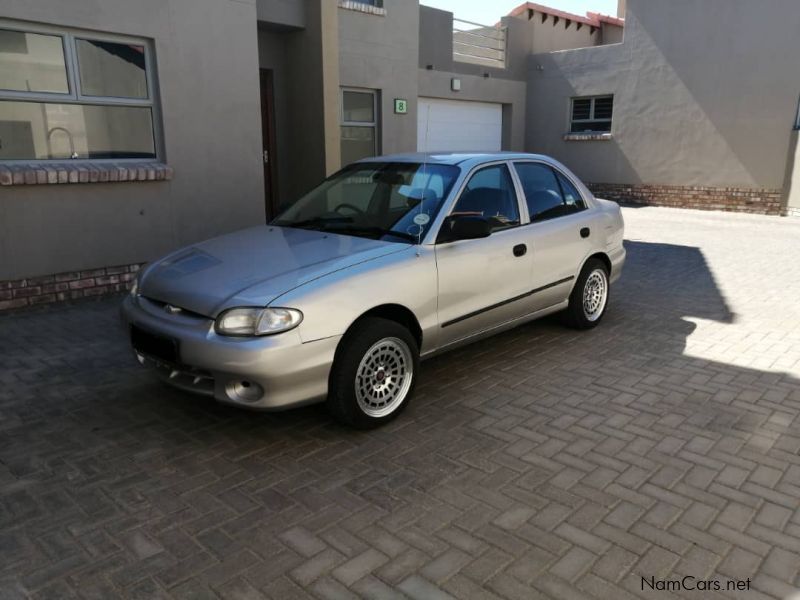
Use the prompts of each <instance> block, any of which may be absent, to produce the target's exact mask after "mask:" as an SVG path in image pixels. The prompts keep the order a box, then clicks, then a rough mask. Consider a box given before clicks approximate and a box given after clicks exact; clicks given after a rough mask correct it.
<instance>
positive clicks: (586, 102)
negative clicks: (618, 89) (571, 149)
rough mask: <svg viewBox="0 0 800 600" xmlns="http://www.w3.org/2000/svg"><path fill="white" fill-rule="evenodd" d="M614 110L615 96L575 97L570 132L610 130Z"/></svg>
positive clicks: (602, 131)
mask: <svg viewBox="0 0 800 600" xmlns="http://www.w3.org/2000/svg"><path fill="white" fill-rule="evenodd" d="M613 112H614V96H589V97H584V98H573V99H572V106H571V111H570V129H569V130H570V133H582V132H587V133H588V132H601V133H604V132H609V131H611V117H612V114H613Z"/></svg>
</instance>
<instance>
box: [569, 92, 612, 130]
mask: <svg viewBox="0 0 800 600" xmlns="http://www.w3.org/2000/svg"><path fill="white" fill-rule="evenodd" d="M605 98H611V117H610V118H608V119H597V118H595V116H594V112H595V101H596V100H599V99H605ZM576 100H590V104H589V118H588V119H575V118H573V116H574V114H575V101H576ZM598 122H601V123H608V130H607V131H606V130H604V129H591V130H589V129H587V130H584V131H572V126H573V124H575V123H598ZM613 127H614V94H597V95H594V96H572V97H571V98H570V99H569V114H568V123H567V131H568V132H569V133H573V134H581V133H589V134H591V133H611V131H612V129H613Z"/></svg>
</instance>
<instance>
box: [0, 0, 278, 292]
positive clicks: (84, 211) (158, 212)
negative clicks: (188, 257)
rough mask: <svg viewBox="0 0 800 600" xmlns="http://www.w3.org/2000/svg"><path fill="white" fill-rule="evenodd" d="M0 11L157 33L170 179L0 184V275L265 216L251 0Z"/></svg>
mask: <svg viewBox="0 0 800 600" xmlns="http://www.w3.org/2000/svg"><path fill="white" fill-rule="evenodd" d="M1 12H2V16H3V17H5V18H9V19H22V20H28V21H33V22H37V23H47V24H52V25H60V26H67V27H76V28H85V29H91V30H95V31H101V32H112V33H122V34H128V35H135V36H141V37H145V38H149V39H151V40H152V41H153V45H154V48H155V56H156V61H157V71H158V79H159V86H160V97H161V109H162V115H163V134H164V147H165V155H164V158H165V159H166V162H168V163H169V164H170V165H171V166H172V167H174V169H175V177H174V179H173V180H172V181H170V182H151V183H114V184H68V185H49V186H48V185H41V186H14V187H6V188H3V189H2V190H0V279H14V278H20V277H28V276H36V275H42V274H49V273H54V272H59V271H71V270H77V269H88V268H92V267H96V266H104V265H114V264H127V263H133V262H139V261H146V260H150V259H152V258H154V257H155V256H157V255H159V254H161V253H164V252H166V251H168V250H171V249H173V248H176V247H178V246H181V245H184V244H187V243H190V242H193V241H195V240H200V239H203V238H207V237H210V236H213V235H217V234H220V233H223V232H227V231H231V230H234V229H238V228H241V227H245V226H248V225H252V224H256V223H262V222H264V195H263V175H262V167H261V127H260V122H261V117H260V108H259V93H258V88H259V84H258V48H257V30H256V23H257V21H256V6H255V0H241V1H230V0H137V1H136V2H131V1H129V0H103V2H63V1H60V0H3V2H2V11H1Z"/></svg>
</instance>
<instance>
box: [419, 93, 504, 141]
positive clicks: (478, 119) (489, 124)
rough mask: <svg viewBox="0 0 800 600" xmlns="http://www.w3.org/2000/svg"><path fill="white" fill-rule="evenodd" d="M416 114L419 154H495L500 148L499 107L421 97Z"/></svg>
mask: <svg viewBox="0 0 800 600" xmlns="http://www.w3.org/2000/svg"><path fill="white" fill-rule="evenodd" d="M417 114H418V122H417V149H418V150H419V151H422V152H443V151H448V150H451V151H470V150H475V151H484V152H497V151H499V150H500V149H501V146H502V131H503V106H502V104H492V103H488V102H468V101H464V100H444V99H438V98H420V99H419V109H418V112H417ZM426 142H427V143H426Z"/></svg>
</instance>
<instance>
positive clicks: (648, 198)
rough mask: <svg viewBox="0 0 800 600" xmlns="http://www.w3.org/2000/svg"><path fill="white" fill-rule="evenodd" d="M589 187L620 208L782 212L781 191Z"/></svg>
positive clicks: (648, 186)
mask: <svg viewBox="0 0 800 600" xmlns="http://www.w3.org/2000/svg"><path fill="white" fill-rule="evenodd" d="M588 185H589V189H591V190H592V193H593V194H595V196H597V197H598V198H607V199H608V200H615V201H617V202H620V203H623V204H641V205H647V206H671V207H673V208H696V209H701V210H724V211H732V212H746V213H754V214H761V215H780V214H781V211H782V200H781V196H782V192H781V190H765V189H753V188H717V187H705V186H675V185H629V184H619V183H590V184H588Z"/></svg>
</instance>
